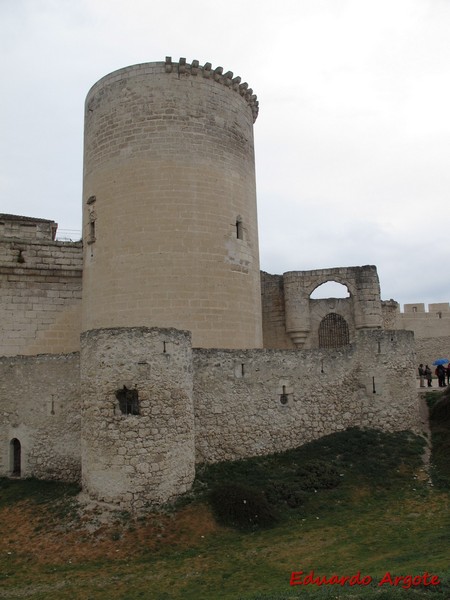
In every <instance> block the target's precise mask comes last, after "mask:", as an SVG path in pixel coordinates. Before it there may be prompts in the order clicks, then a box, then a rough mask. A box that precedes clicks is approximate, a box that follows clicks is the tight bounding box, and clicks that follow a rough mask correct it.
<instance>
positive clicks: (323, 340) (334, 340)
mask: <svg viewBox="0 0 450 600" xmlns="http://www.w3.org/2000/svg"><path fill="white" fill-rule="evenodd" d="M349 343H350V335H349V331H348V325H347V321H346V320H345V319H344V317H341V315H338V314H336V313H329V314H328V315H326V317H324V318H323V319H322V321H321V323H320V325H319V348H340V347H341V346H346V345H347V344H349Z"/></svg>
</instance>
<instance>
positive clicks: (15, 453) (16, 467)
mask: <svg viewBox="0 0 450 600" xmlns="http://www.w3.org/2000/svg"><path fill="white" fill-rule="evenodd" d="M10 449H11V475H12V476H13V477H20V474H21V471H22V465H21V461H22V457H21V454H22V447H21V444H20V442H19V440H18V439H17V438H13V439H12V440H11V443H10Z"/></svg>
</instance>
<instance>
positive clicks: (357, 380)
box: [194, 330, 421, 463]
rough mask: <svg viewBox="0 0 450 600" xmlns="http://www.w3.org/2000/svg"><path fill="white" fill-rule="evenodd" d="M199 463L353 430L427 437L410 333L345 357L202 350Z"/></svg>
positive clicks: (373, 334)
mask: <svg viewBox="0 0 450 600" xmlns="http://www.w3.org/2000/svg"><path fill="white" fill-rule="evenodd" d="M194 367H195V368H194V402H195V423H196V425H195V428H196V460H197V462H200V463H202V462H215V461H221V460H233V459H239V458H243V457H246V456H253V455H260V454H267V453H270V452H277V451H281V450H286V449H288V448H292V447H295V446H298V445H301V444H304V443H306V442H308V441H310V440H313V439H316V438H319V437H321V436H323V435H327V434H329V433H333V432H335V431H340V430H343V429H345V428H347V427H352V426H359V427H375V428H380V429H384V430H386V431H398V430H404V429H412V430H414V431H419V430H420V427H421V424H420V417H419V409H418V401H417V391H416V388H415V385H416V384H415V371H414V346H413V336H412V334H411V333H410V332H388V331H381V330H363V331H359V332H357V339H356V345H351V346H346V347H345V348H342V349H339V350H309V351H306V350H301V351H279V350H262V351H259V350H253V351H250V350H249V351H242V352H231V351H224V350H200V349H197V350H195V351H194Z"/></svg>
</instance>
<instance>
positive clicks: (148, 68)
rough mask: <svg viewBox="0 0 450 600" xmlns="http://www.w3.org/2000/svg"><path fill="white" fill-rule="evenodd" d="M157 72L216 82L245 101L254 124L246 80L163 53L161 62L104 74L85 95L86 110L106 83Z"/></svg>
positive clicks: (253, 106)
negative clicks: (176, 59) (177, 59)
mask: <svg viewBox="0 0 450 600" xmlns="http://www.w3.org/2000/svg"><path fill="white" fill-rule="evenodd" d="M160 73H167V74H169V75H170V74H174V75H176V76H177V77H178V78H181V77H191V76H194V77H202V78H205V79H209V80H211V81H216V82H217V83H220V84H221V85H223V86H224V87H226V88H229V89H231V90H233V91H235V92H236V93H237V94H239V95H240V96H242V98H243V99H244V100H245V101H246V102H247V104H248V106H249V107H250V109H251V111H252V116H253V123H254V122H255V121H256V118H257V116H258V112H259V102H258V99H257V96H256V94H254V93H253V90H252V88H250V87H249V85H248V83H247V82H245V81H244V82H242V79H241V77H239V76H236V77H235V76H234V73H233V72H232V71H226V72H225V73H224V69H223V67H215V68H213V66H212V64H211V63H209V62H207V63H205V64H204V65H200V63H199V61H198V60H193V61H192V62H191V63H188V62H187V61H186V59H185V58H180V59H179V61H178V62H172V57H171V56H166V58H165V61H164V62H151V63H142V64H137V65H131V66H129V67H124V68H123V69H118V70H117V71H114V72H112V73H109V74H108V75H105V76H104V77H102V78H101V79H99V80H98V81H97V83H95V84H94V85H93V86H92V87H91V89H90V90H89V93H88V95H87V97H86V112H87V113H90V112H92V110H93V108H92V100H93V97H94V96H95V94H96V93H97V92H98V91H99V90H101V89H102V88H103V87H105V86H107V85H108V84H111V83H114V82H117V81H124V80H126V79H127V78H128V77H130V76H133V77H135V76H137V75H156V74H160Z"/></svg>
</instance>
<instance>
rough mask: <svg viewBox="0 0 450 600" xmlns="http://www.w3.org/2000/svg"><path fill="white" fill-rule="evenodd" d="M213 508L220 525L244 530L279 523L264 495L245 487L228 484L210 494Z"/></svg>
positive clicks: (219, 486)
mask: <svg viewBox="0 0 450 600" xmlns="http://www.w3.org/2000/svg"><path fill="white" fill-rule="evenodd" d="M210 502H211V507H212V509H213V513H214V515H215V517H216V519H217V521H218V522H219V523H221V524H222V525H226V526H229V527H235V528H237V529H242V530H254V529H258V528H265V527H271V526H273V525H275V523H276V522H277V517H276V514H275V512H274V509H273V507H272V506H270V504H269V503H268V501H267V499H266V498H265V497H264V495H263V494H262V493H260V492H259V491H258V490H254V489H253V488H249V487H247V486H244V485H240V484H234V483H226V484H222V485H218V486H217V487H215V488H214V489H213V490H212V491H211V494H210Z"/></svg>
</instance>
